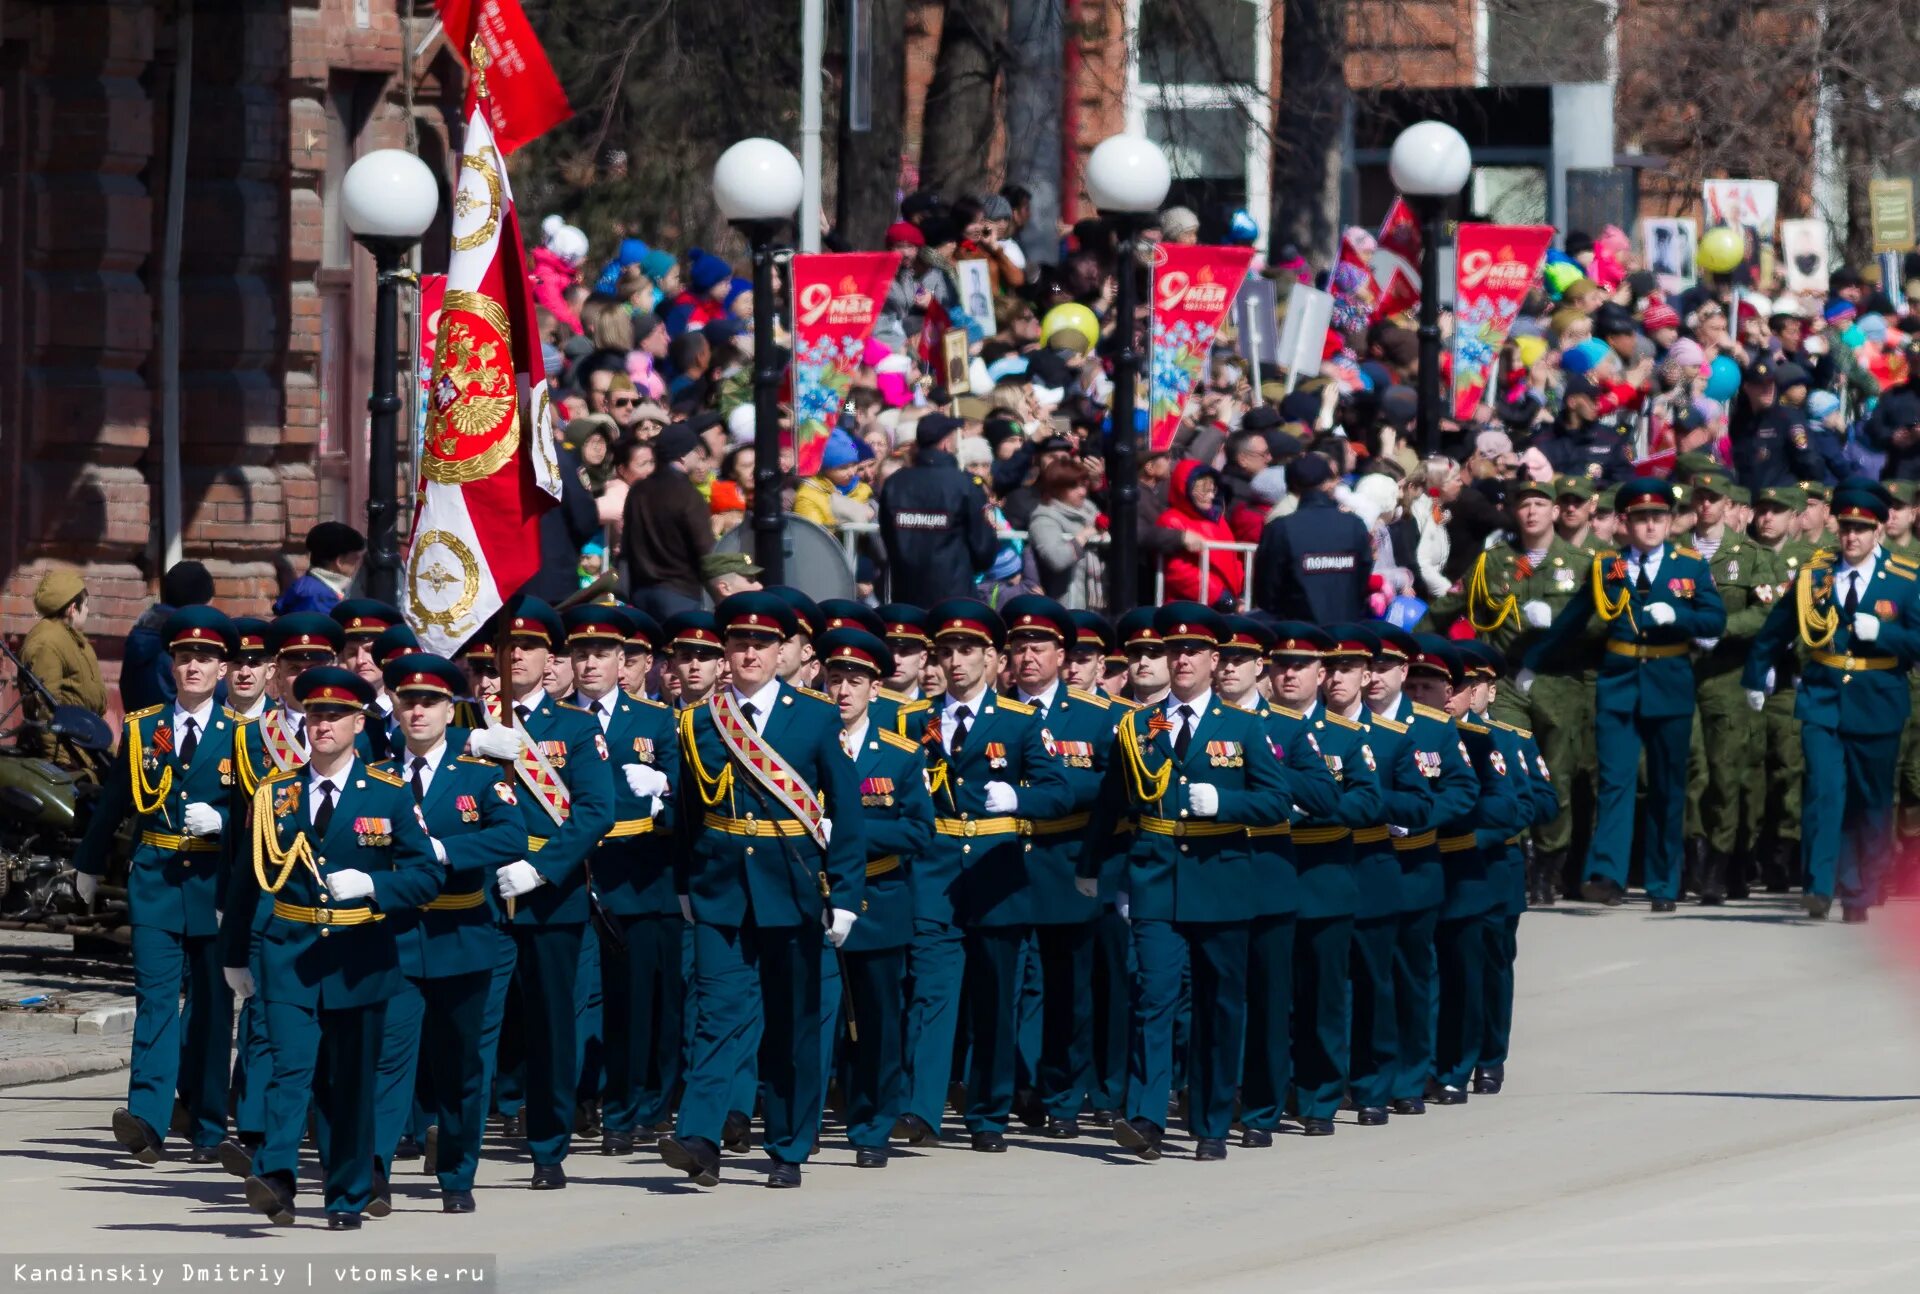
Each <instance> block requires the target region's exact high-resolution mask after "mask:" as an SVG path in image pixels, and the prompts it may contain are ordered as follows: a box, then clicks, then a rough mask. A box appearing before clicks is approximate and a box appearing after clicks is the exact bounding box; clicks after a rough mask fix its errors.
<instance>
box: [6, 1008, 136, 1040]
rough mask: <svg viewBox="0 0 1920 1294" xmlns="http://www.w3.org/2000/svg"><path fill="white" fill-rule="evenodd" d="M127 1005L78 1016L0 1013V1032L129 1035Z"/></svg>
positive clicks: (130, 1023) (130, 1024) (130, 1022)
mask: <svg viewBox="0 0 1920 1294" xmlns="http://www.w3.org/2000/svg"><path fill="white" fill-rule="evenodd" d="M133 1012H134V1008H133V1006H132V1004H131V1003H122V1004H118V1005H115V1006H103V1007H96V1008H94V1009H93V1010H91V1011H83V1012H81V1013H80V1014H78V1015H69V1014H67V1013H65V1012H61V1011H46V1012H34V1011H7V1012H0V1031H5V1032H9V1033H54V1034H67V1035H73V1034H86V1035H91V1036H94V1037H99V1036H103V1035H111V1034H120V1033H131V1032H133Z"/></svg>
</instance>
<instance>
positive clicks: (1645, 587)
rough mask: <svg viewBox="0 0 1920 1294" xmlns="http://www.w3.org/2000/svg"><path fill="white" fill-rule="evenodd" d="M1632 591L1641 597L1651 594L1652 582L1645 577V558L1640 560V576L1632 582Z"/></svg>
mask: <svg viewBox="0 0 1920 1294" xmlns="http://www.w3.org/2000/svg"><path fill="white" fill-rule="evenodd" d="M1633 591H1634V592H1636V593H1638V594H1640V596H1642V597H1645V596H1646V595H1647V594H1649V593H1651V592H1653V580H1652V579H1651V578H1649V577H1648V575H1647V561H1646V558H1645V557H1642V558H1641V559H1640V574H1639V575H1638V576H1637V577H1635V579H1634V581H1633Z"/></svg>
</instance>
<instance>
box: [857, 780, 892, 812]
mask: <svg viewBox="0 0 1920 1294" xmlns="http://www.w3.org/2000/svg"><path fill="white" fill-rule="evenodd" d="M860 803H862V804H864V805H867V806H868V807H870V808H871V807H875V806H878V807H882V808H892V807H893V779H892V778H890V777H869V778H867V779H866V780H865V781H863V782H861V783H860Z"/></svg>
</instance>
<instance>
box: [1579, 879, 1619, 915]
mask: <svg viewBox="0 0 1920 1294" xmlns="http://www.w3.org/2000/svg"><path fill="white" fill-rule="evenodd" d="M1580 897H1581V898H1582V899H1584V900H1586V901H1587V902H1588V903H1600V904H1604V905H1606V906H1607V907H1610V908H1617V907H1619V906H1620V903H1621V901H1622V900H1623V899H1625V898H1626V897H1627V892H1626V891H1625V890H1623V889H1621V888H1620V886H1619V884H1618V883H1617V882H1614V881H1610V880H1607V879H1605V878H1604V877H1589V878H1588V879H1587V880H1584V881H1582V882H1580Z"/></svg>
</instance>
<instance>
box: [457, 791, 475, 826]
mask: <svg viewBox="0 0 1920 1294" xmlns="http://www.w3.org/2000/svg"><path fill="white" fill-rule="evenodd" d="M453 807H454V808H456V809H458V810H460V821H462V822H478V821H480V802H479V801H478V800H475V799H474V798H473V797H472V796H471V795H456V796H454V797H453Z"/></svg>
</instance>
